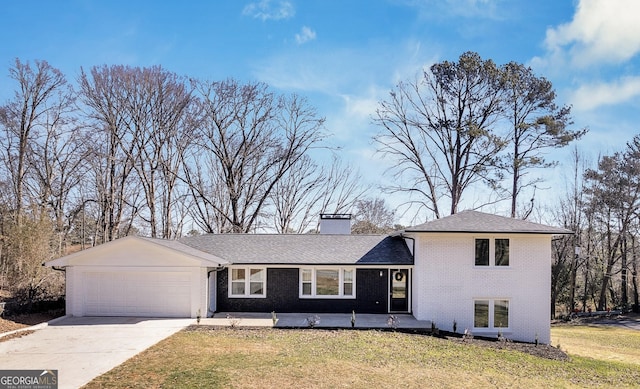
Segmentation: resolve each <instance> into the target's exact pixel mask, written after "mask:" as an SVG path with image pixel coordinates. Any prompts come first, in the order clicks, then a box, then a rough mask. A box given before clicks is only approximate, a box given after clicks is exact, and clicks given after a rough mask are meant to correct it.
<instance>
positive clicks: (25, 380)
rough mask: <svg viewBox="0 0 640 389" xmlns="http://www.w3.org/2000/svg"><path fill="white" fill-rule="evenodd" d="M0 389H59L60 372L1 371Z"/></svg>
mask: <svg viewBox="0 0 640 389" xmlns="http://www.w3.org/2000/svg"><path fill="white" fill-rule="evenodd" d="M0 389H58V370H0Z"/></svg>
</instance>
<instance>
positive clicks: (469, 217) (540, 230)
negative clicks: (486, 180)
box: [405, 211, 573, 235]
mask: <svg viewBox="0 0 640 389" xmlns="http://www.w3.org/2000/svg"><path fill="white" fill-rule="evenodd" d="M405 232H456V233H478V232H488V233H496V232H497V233H512V234H516V233H517V234H550V235H561V234H573V232H572V231H569V230H567V229H564V228H559V227H552V226H547V225H544V224H539V223H533V222H530V221H526V220H521V219H514V218H510V217H504V216H497V215H493V214H488V213H483V212H478V211H463V212H459V213H456V214H453V215H451V216H447V217H444V218H442V219H436V220H433V221H430V222H427V223H424V224H420V225H417V226H415V227H409V228H407V229H405Z"/></svg>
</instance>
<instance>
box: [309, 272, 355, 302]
mask: <svg viewBox="0 0 640 389" xmlns="http://www.w3.org/2000/svg"><path fill="white" fill-rule="evenodd" d="M322 270H334V271H337V272H338V294H337V295H326V294H318V293H317V292H318V291H317V282H316V281H317V272H318V271H322ZM349 271H350V272H351V281H346V280H345V272H349ZM305 272H310V273H311V282H310V283H311V294H303V288H304V284H308V283H309V281H304V280H303V274H304V273H305ZM348 283H350V284H351V294H345V293H344V289H345V284H348ZM298 284H299V285H298V296H299V297H300V298H301V299H355V298H356V269H355V268H354V267H342V266H327V267H303V268H300V271H299V282H298Z"/></svg>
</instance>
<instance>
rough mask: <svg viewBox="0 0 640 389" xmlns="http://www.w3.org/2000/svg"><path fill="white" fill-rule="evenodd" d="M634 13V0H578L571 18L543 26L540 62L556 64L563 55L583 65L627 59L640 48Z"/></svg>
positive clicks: (639, 5)
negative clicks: (543, 56) (544, 53)
mask: <svg viewBox="0 0 640 389" xmlns="http://www.w3.org/2000/svg"><path fill="white" fill-rule="evenodd" d="M638 15H640V1H637V0H580V2H579V3H578V6H577V9H576V13H575V15H574V17H573V20H572V21H571V22H569V23H565V24H562V25H560V26H557V27H554V28H549V29H548V30H547V35H546V39H545V45H546V47H547V50H548V53H547V57H548V58H547V60H546V61H544V62H552V63H556V64H560V63H562V62H564V58H565V57H567V62H569V63H572V64H573V65H576V66H580V67H586V66H589V65H592V64H598V63H620V62H624V61H627V60H629V59H630V58H632V57H633V56H635V55H636V54H637V53H638V52H639V51H640V23H639V22H638ZM539 60H540V59H538V61H539Z"/></svg>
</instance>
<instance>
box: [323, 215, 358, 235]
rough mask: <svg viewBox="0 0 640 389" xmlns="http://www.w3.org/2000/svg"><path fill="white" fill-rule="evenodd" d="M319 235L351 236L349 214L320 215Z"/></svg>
mask: <svg viewBox="0 0 640 389" xmlns="http://www.w3.org/2000/svg"><path fill="white" fill-rule="evenodd" d="M320 234H323V235H349V234H351V214H348V213H338V214H336V213H321V214H320Z"/></svg>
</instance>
